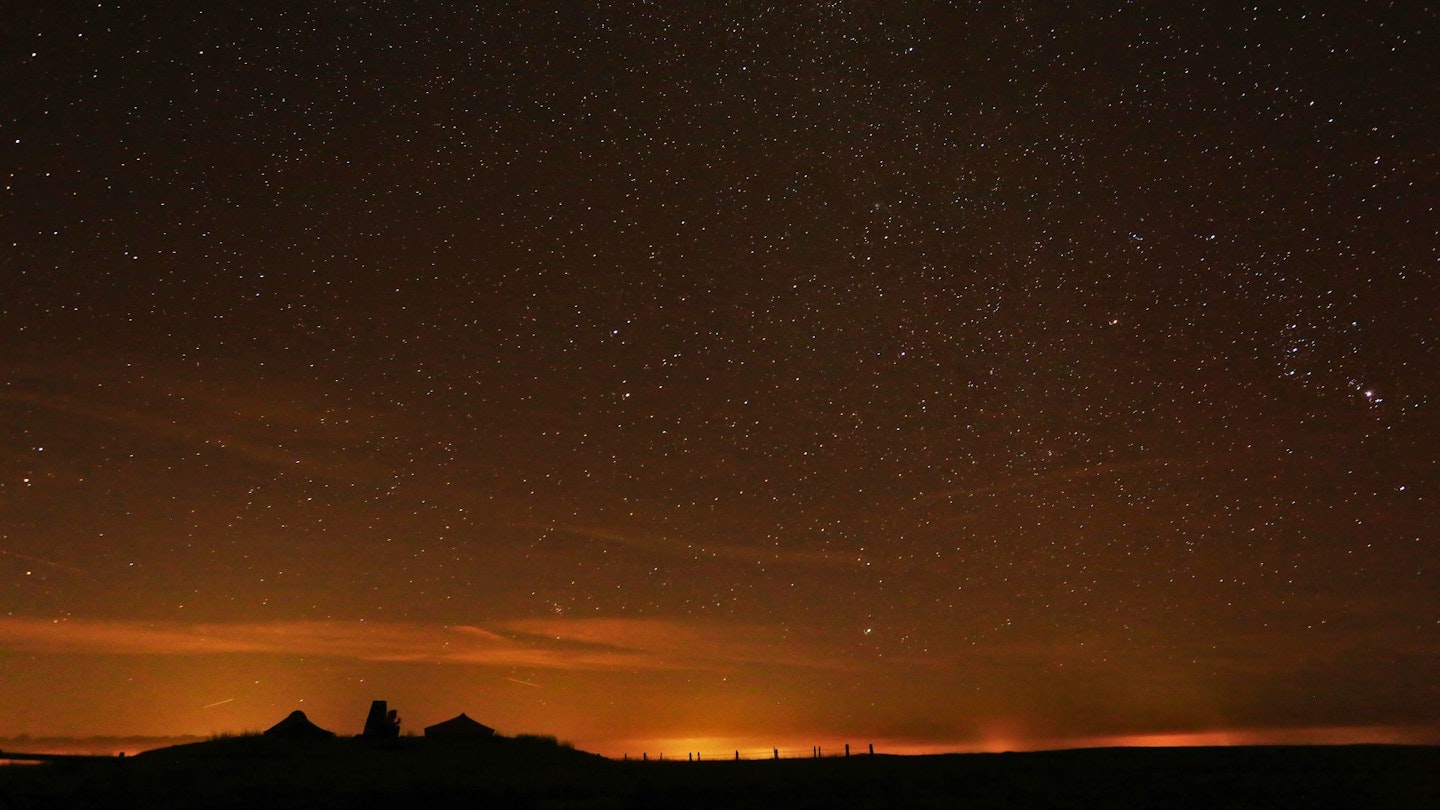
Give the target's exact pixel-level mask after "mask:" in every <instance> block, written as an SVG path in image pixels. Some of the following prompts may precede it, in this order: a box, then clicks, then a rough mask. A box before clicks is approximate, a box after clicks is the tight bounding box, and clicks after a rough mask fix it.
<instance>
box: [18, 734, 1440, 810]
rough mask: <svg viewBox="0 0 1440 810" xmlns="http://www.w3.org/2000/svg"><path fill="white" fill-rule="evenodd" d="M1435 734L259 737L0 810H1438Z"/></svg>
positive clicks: (68, 782)
mask: <svg viewBox="0 0 1440 810" xmlns="http://www.w3.org/2000/svg"><path fill="white" fill-rule="evenodd" d="M1437 773H1440V748H1435V747H1406V746H1334V747H1324V746H1317V747H1275V748H1268V747H1266V748H1174V749H1095V750H1084V751H1059V752H1047V753H1030V754H954V755H943V756H916V757H902V756H887V755H883V754H882V755H877V756H858V757H849V758H844V757H835V758H830V759H811V758H805V759H790V760H769V759H764V760H747V761H739V762H734V761H729V760H719V761H714V762H712V761H709V760H707V761H705V762H703V763H687V762H685V761H684V760H679V761H675V760H670V759H667V760H666V761H665V762H663V763H661V762H656V761H654V760H653V759H652V760H651V761H649V762H638V761H634V760H631V761H628V762H617V761H614V760H607V759H604V758H601V757H598V756H596V755H594V754H587V753H585V752H582V751H576V750H574V749H570V748H567V747H564V746H560V745H556V744H554V743H553V742H547V741H546V740H544V739H543V738H528V739H527V738H514V739H512V738H508V737H499V736H497V737H492V738H484V739H481V740H476V741H472V742H468V743H465V744H454V743H447V742H437V741H435V740H427V739H425V738H419V737H401V738H399V739H398V740H396V741H395V743H394V744H393V745H390V744H387V745H374V744H373V742H372V741H369V740H365V739H364V738H338V739H312V740H294V739H286V738H283V737H273V736H270V737H267V736H263V735H250V736H244V737H234V738H225V739H218V740H213V741H208V742H203V743H193V744H190V745H183V746H176V747H174V748H167V749H160V750H157V751H150V752H146V753H143V754H140V755H137V756H135V757H128V758H126V759H124V760H120V761H119V762H118V764H117V762H116V761H115V760H113V759H112V760H110V761H107V762H104V763H96V762H89V761H86V762H73V763H72V762H67V763H57V764H45V765H34V766H25V767H13V768H0V808H5V809H6V810H10V809H11V808H14V809H16V810H28V808H47V809H48V808H67V807H106V808H116V809H117V810H127V808H154V807H158V808H165V807H195V808H227V809H228V808H251V807H264V808H267V810H286V808H301V807H362V808H363V807H404V808H414V807H421V808H425V810H433V809H434V808H445V807H486V808H528V807H556V808H599V807H606V808H611V807H707V808H751V807H754V808H759V807H764V808H790V807H827V808H830V807H834V808H862V807H863V808H876V807H907V808H930V807H935V808H941V807H943V808H946V810H950V809H951V808H955V807H965V808H967V810H968V809H969V808H980V809H981V810H983V809H984V808H1006V810H1012V809H1013V808H1027V807H1096V808H1149V807H1178V808H1200V807H1205V808H1211V807H1241V806H1243V807H1307V808H1315V807H1320V808H1325V807H1347V808H1348V807H1366V808H1402V807H1403V808H1407V809H1408V808H1415V807H1440V779H1436V777H1435V774H1437Z"/></svg>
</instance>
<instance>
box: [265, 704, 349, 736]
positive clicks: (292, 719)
mask: <svg viewBox="0 0 1440 810" xmlns="http://www.w3.org/2000/svg"><path fill="white" fill-rule="evenodd" d="M265 736H267V737H282V738H284V739H287V740H329V739H332V738H333V737H334V736H335V732H333V731H326V730H325V729H323V728H320V727H319V726H317V725H315V724H314V723H312V722H310V718H308V717H306V716H305V712H302V711H300V710H299V709H296V710H295V711H293V712H291V713H290V716H289V717H286V718H285V719H284V720H281V721H280V722H278V723H276V724H275V725H273V726H271V727H270V728H267V729H265Z"/></svg>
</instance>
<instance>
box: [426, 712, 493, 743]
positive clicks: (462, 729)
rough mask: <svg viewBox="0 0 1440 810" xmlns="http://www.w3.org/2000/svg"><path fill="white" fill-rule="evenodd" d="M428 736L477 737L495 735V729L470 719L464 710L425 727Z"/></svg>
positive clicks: (449, 737)
mask: <svg viewBox="0 0 1440 810" xmlns="http://www.w3.org/2000/svg"><path fill="white" fill-rule="evenodd" d="M425 736H426V737H440V738H444V739H472V740H473V739H476V738H482V737H493V736H495V729H493V728H490V727H489V726H487V725H485V724H484V723H480V722H477V721H475V720H472V719H470V717H469V716H468V715H466V714H465V713H464V712H461V713H460V714H458V715H456V716H455V717H452V718H450V719H449V720H446V721H444V722H441V723H436V724H435V725H433V726H426V727H425Z"/></svg>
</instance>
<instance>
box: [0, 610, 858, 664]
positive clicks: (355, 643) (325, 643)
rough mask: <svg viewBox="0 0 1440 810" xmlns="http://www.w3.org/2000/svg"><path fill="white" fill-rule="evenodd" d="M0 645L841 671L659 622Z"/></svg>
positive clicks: (201, 634) (388, 627) (0, 641)
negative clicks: (798, 668) (777, 666)
mask: <svg viewBox="0 0 1440 810" xmlns="http://www.w3.org/2000/svg"><path fill="white" fill-rule="evenodd" d="M0 649H7V650H11V651H17V652H30V653H50V654H65V653H100V654H110V655H220V654H264V655H294V656H309V657H334V658H349V659H356V660H363V661H389V662H432V663H451V664H472V665H488V666H502V667H523V668H529V669H564V670H626V671H661V670H692V669H694V670H705V669H710V670H714V669H725V668H729V667H734V666H738V665H742V664H770V665H783V666H801V667H836V668H845V667H847V666H849V664H848V663H847V662H846V661H844V660H837V659H834V658H833V657H831V656H825V655H822V654H820V653H819V651H817V650H815V649H811V648H809V647H806V646H800V645H796V644H794V643H791V642H790V641H788V640H787V639H786V638H785V634H784V633H783V632H782V631H779V630H776V629H774V628H765V627H756V626H735V625H723V626H720V625H696V624H692V623H686V622H679V621H673V620H665V619H566V618H545V619H528V620H517V621H508V622H502V623H497V624H494V625H492V626H489V627H479V626H469V625H448V626H430V625H418V624H404V623H379V624H377V623H370V622H329V621H285V622H236V623H200V624H186V623H178V622H161V623H157V622H138V621H113V620H91V619H67V620H60V621H55V620H46V619H36V618H19V617H6V618H0Z"/></svg>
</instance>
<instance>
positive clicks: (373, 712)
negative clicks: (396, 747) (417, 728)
mask: <svg viewBox="0 0 1440 810" xmlns="http://www.w3.org/2000/svg"><path fill="white" fill-rule="evenodd" d="M360 736H362V737H369V738H372V739H377V740H393V739H396V738H398V737H399V736H400V716H399V715H398V714H396V713H395V710H394V709H391V710H389V711H386V710H385V701H383V700H375V701H371V703H370V714H369V715H368V716H367V717H366V718H365V731H364V732H363V733H362V734H361V735H360Z"/></svg>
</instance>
